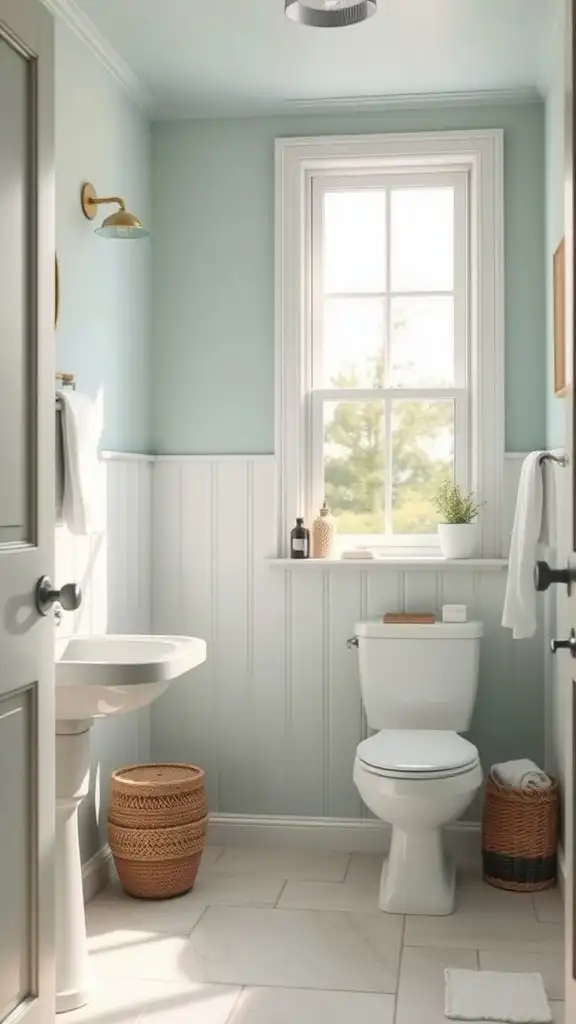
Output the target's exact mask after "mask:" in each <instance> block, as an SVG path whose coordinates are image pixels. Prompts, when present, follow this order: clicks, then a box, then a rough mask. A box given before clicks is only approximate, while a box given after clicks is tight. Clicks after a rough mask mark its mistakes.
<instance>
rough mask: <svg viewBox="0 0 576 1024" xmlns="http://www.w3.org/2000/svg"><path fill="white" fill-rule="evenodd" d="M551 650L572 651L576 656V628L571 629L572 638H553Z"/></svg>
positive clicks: (554, 651)
mask: <svg viewBox="0 0 576 1024" xmlns="http://www.w3.org/2000/svg"><path fill="white" fill-rule="evenodd" d="M550 650H551V651H552V654H556V651H570V654H571V655H572V657H573V658H576V633H575V632H574V630H573V629H571V630H570V638H569V639H568V640H551V641H550Z"/></svg>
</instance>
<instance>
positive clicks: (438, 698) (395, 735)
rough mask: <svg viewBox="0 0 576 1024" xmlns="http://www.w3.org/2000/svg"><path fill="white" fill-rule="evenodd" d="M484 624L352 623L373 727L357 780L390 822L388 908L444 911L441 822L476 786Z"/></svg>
mask: <svg viewBox="0 0 576 1024" xmlns="http://www.w3.org/2000/svg"><path fill="white" fill-rule="evenodd" d="M482 633H483V627H482V623H481V622H463V623H444V622H436V623H433V624H426V625H421V624H414V625H412V624H402V625H395V624H388V623H384V622H382V620H381V619H380V620H377V621H372V622H360V623H358V625H357V626H356V642H357V645H358V656H359V668H360V687H361V691H362V700H363V703H364V708H365V711H366V717H367V721H368V725H369V726H370V728H371V729H373V730H380V731H378V732H375V734H374V735H373V736H370V737H369V738H368V739H365V740H363V741H362V742H361V743H360V744H359V745H358V748H357V751H356V758H355V762H354V782H355V784H356V787H357V789H358V792H359V793H360V796H361V797H362V800H363V801H364V803H365V804H366V806H367V807H369V809H370V810H371V811H372V812H373V814H375V815H376V817H377V818H381V819H382V821H386V822H388V823H389V824H390V825H392V840H391V845H390V853H389V855H388V857H387V859H386V860H385V861H384V866H383V868H382V877H381V882H380V896H379V906H380V909H381V910H383V911H386V912H387V913H389V914H426V915H432V914H451V913H452V911H453V910H454V897H455V870H454V865H453V864H452V862H451V861H450V860H449V858H448V857H447V856H446V854H445V852H444V848H443V841H442V827H443V826H444V825H447V824H448V823H449V822H451V821H454V820H455V819H457V818H459V817H460V815H461V814H463V812H464V811H465V810H466V808H467V807H468V806H469V805H470V803H471V802H472V800H473V798H474V796H475V794H476V792H477V791H478V789H479V788H480V786H481V785H482V768H481V765H480V759H479V755H478V751H477V749H476V747H475V746H474V744H473V743H470V742H469V741H468V740H466V739H464V738H463V737H462V736H460V735H459V733H460V732H465V731H466V730H467V729H468V728H469V726H470V721H471V718H472V712H473V710H474V704H475V700H476V692H477V688H478V665H479V656H480V640H481V637H482Z"/></svg>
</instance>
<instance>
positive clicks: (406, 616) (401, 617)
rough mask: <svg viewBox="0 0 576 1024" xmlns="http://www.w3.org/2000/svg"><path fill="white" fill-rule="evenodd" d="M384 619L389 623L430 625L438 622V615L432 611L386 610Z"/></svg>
mask: <svg viewBox="0 0 576 1024" xmlns="http://www.w3.org/2000/svg"><path fill="white" fill-rule="evenodd" d="M382 621H383V622H386V623H388V624H389V625H394V624H396V625H404V624H405V625H409V624H410V623H412V625H419V626H430V625H432V623H433V622H436V616H435V615H433V614H431V613H430V612H386V614H385V615H383V616H382Z"/></svg>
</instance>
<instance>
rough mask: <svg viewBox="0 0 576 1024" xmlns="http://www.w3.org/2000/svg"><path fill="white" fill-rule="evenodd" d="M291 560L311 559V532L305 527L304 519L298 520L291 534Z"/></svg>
mask: <svg viewBox="0 0 576 1024" xmlns="http://www.w3.org/2000/svg"><path fill="white" fill-rule="evenodd" d="M290 558H310V530H307V529H306V527H305V526H304V520H303V519H297V520H296V526H295V527H294V529H293V530H292V532H291V534H290Z"/></svg>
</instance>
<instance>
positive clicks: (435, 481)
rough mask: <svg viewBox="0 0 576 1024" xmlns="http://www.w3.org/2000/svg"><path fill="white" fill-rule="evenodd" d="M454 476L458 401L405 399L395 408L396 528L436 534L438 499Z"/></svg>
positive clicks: (394, 487)
mask: <svg viewBox="0 0 576 1024" xmlns="http://www.w3.org/2000/svg"><path fill="white" fill-rule="evenodd" d="M453 475H454V403H453V402H452V401H447V400H444V399H438V400H433V401H426V402H423V401H418V402H416V401H408V400H405V401H399V402H394V403H393V408H392V519H393V527H392V528H393V532H394V533H434V532H435V531H436V525H437V523H438V516H437V513H436V506H435V502H434V498H435V495H436V491H437V490H438V487H439V486H440V484H441V483H443V481H444V480H446V479H452V478H453Z"/></svg>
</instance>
